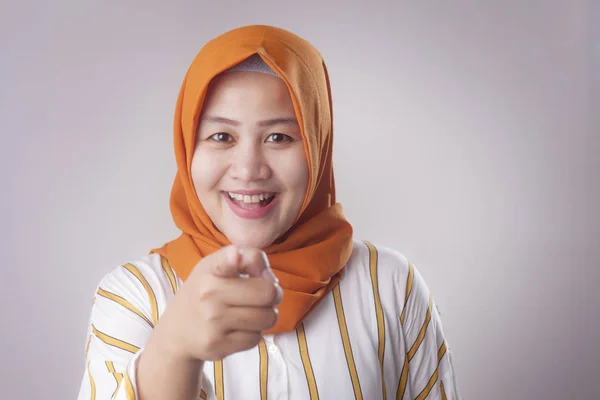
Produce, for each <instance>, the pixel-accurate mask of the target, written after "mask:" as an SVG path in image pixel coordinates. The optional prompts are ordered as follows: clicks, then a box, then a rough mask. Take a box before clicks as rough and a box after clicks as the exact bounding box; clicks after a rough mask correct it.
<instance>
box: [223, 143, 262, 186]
mask: <svg viewBox="0 0 600 400" xmlns="http://www.w3.org/2000/svg"><path fill="white" fill-rule="evenodd" d="M230 174H231V177H232V178H234V179H239V180H242V181H246V182H251V181H257V180H263V179H268V178H269V177H270V175H271V169H270V167H269V165H268V163H267V159H266V157H265V154H264V151H263V149H262V146H261V145H260V144H257V143H250V141H247V142H246V143H243V144H242V143H239V144H238V145H237V146H236V149H235V150H234V151H233V154H232V160H231V168H230Z"/></svg>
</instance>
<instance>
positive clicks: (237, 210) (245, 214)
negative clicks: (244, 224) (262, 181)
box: [221, 190, 279, 219]
mask: <svg viewBox="0 0 600 400" xmlns="http://www.w3.org/2000/svg"><path fill="white" fill-rule="evenodd" d="M232 193H239V194H244V195H248V196H251V195H255V194H259V193H265V192H264V191H257V190H247V191H235V192H232ZM221 194H222V195H223V197H225V201H227V204H229V207H230V208H231V211H233V213H234V214H235V215H237V216H238V217H240V218H245V219H260V218H263V217H265V216H266V215H267V214H268V213H269V211H271V209H272V208H273V206H274V205H275V204H276V203H277V202H278V201H279V195H278V194H275V197H274V198H273V200H271V202H270V203H269V204H267V205H266V206H264V207H260V208H257V209H256V210H245V209H243V208H242V207H240V206H238V205H237V204H235V203H234V202H233V200H231V197H229V194H228V192H223V193H221Z"/></svg>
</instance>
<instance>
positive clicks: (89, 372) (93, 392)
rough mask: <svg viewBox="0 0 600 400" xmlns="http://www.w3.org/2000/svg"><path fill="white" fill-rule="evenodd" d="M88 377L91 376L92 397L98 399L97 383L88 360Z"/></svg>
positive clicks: (93, 399)
mask: <svg viewBox="0 0 600 400" xmlns="http://www.w3.org/2000/svg"><path fill="white" fill-rule="evenodd" d="M87 370H88V377H89V378H90V399H92V400H95V399H96V383H95V382H94V378H92V370H91V369H90V362H89V361H88V365H87Z"/></svg>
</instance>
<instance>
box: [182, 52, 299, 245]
mask: <svg viewBox="0 0 600 400" xmlns="http://www.w3.org/2000/svg"><path fill="white" fill-rule="evenodd" d="M258 60H260V61H258ZM257 61H258V62H257ZM261 63H262V65H264V66H265V67H266V64H264V62H262V59H261V58H260V57H258V56H253V57H250V58H249V59H247V60H246V61H244V62H243V63H241V64H239V66H238V68H236V70H235V72H228V73H225V74H222V75H220V76H218V77H217V78H215V79H213V80H212V81H211V83H210V85H209V87H208V92H207V95H206V99H205V101H204V105H203V108H202V115H201V118H200V124H199V129H198V135H197V137H196V148H195V151H194V156H193V159H192V179H193V181H194V187H195V189H196V193H197V194H198V198H199V199H200V203H201V204H202V207H203V208H204V210H205V211H206V213H207V214H208V216H209V217H210V219H211V220H212V221H213V223H214V224H215V226H216V227H217V229H219V231H220V232H222V233H223V234H225V236H227V238H228V239H229V240H230V241H231V242H233V243H236V244H237V245H240V246H247V247H257V248H266V247H267V246H269V245H270V244H271V243H273V242H274V241H275V240H276V239H278V238H279V237H281V236H282V235H283V234H284V233H285V232H286V231H287V230H288V229H289V228H290V227H291V226H292V223H293V222H294V219H295V218H296V216H297V215H298V214H299V212H300V208H301V207H302V202H303V200H304V197H305V195H306V189H307V185H308V164H307V161H306V157H305V154H304V145H303V143H302V133H301V130H300V126H299V125H298V121H297V120H296V116H295V112H294V104H293V103H292V99H291V97H290V94H289V92H288V89H287V87H286V85H285V83H284V81H283V80H282V79H281V78H279V77H277V76H276V75H275V76H273V75H271V74H267V73H262V72H261V69H260V67H257V65H259V66H260V65H261ZM267 68H268V67H267ZM263 69H264V67H263Z"/></svg>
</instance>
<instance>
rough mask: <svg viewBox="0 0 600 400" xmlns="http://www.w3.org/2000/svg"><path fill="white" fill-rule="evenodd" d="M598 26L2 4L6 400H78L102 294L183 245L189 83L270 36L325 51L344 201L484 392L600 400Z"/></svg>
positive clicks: (548, 13) (535, 9)
mask: <svg viewBox="0 0 600 400" xmlns="http://www.w3.org/2000/svg"><path fill="white" fill-rule="evenodd" d="M598 21H600V4H599V2H598V1H587V2H586V1H579V0H562V1H559V0H547V1H542V0H537V1H534V0H531V1H507V0H487V1H452V2H449V1H448V2H441V1H440V2H427V1H414V2H403V1H391V0H388V1H386V0H376V1H374V0H371V1H366V0H365V1H362V2H351V1H342V0H334V1H328V0H320V1H312V0H311V1H308V0H307V1H302V2H285V1H267V0H254V1H249V2H243V1H237V2H234V1H220V2H217V1H210V2H209V1H199V0H196V1H191V0H170V1H141V0H140V1H133V0H122V1H99V0H96V1H75V0H54V1H41V0H21V1H19V2H17V1H7V0H1V3H0V133H1V135H2V137H1V138H2V139H1V148H0V163H1V164H0V174H1V175H0V176H1V178H2V181H1V186H0V188H1V189H0V190H1V196H0V202H1V212H0V218H1V220H0V226H1V228H0V229H1V231H0V235H1V237H0V239H1V240H0V243H1V246H2V248H1V260H2V262H1V272H0V304H1V307H2V309H1V318H0V362H1V363H0V393H2V395H1V397H2V398H3V399H72V398H75V397H76V393H77V391H78V388H79V384H80V381H81V379H82V377H83V368H84V347H85V339H86V338H85V331H86V325H87V321H88V316H89V311H90V307H91V300H92V296H93V292H94V289H95V286H96V284H97V283H98V282H99V280H100V279H101V277H102V276H103V275H104V274H105V273H107V272H108V271H110V270H111V269H112V268H114V267H116V266H117V265H119V264H120V263H124V262H127V261H129V260H132V259H136V258H138V257H140V256H143V255H145V254H146V253H147V252H148V251H149V250H150V249H152V248H153V247H156V246H160V245H162V244H163V243H164V242H165V241H167V240H170V239H172V238H174V237H175V235H177V231H176V229H175V228H174V226H173V223H172V220H171V215H170V211H169V208H168V199H169V194H170V189H171V184H172V180H173V176H174V171H175V164H174V156H173V150H172V120H173V111H174V107H175V100H176V96H177V92H178V90H179V86H180V84H181V81H182V79H183V76H184V74H185V71H186V69H187V67H188V65H189V63H190V62H191V61H192V59H193V58H194V56H195V55H196V53H197V52H198V51H199V50H200V48H201V46H202V45H203V44H204V43H205V42H206V41H208V40H210V39H211V38H213V37H214V36H216V35H218V34H220V33H222V32H224V31H226V30H229V29H231V28H234V27H237V26H240V25H246V24H256V23H259V24H272V25H277V26H280V27H283V28H285V29H288V30H291V31H293V32H295V33H297V34H299V35H300V36H302V37H304V38H306V39H307V40H309V41H310V42H312V43H313V44H314V45H315V46H316V47H317V48H319V49H320V51H321V52H322V54H323V55H324V57H325V60H326V62H327V63H328V67H329V71H330V74H331V79H332V86H333V98H334V115H335V153H334V162H335V169H336V181H337V192H338V198H339V200H340V202H341V203H342V204H343V206H344V210H345V213H346V215H347V217H348V218H349V219H350V221H351V222H352V223H353V225H354V227H355V232H356V237H357V238H361V239H368V240H370V241H372V242H375V243H376V244H379V245H383V246H388V247H393V248H395V249H397V250H399V251H400V252H402V253H403V254H405V255H406V256H407V257H408V258H409V259H411V260H412V261H413V262H414V263H415V265H416V266H417V267H418V268H419V269H420V271H421V274H422V275H423V276H424V278H425V279H426V281H427V282H428V284H429V286H430V288H431V290H432V291H433V293H434V296H435V298H436V301H437V302H438V303H439V307H440V311H441V313H442V319H443V322H444V327H445V331H446V334H447V338H448V342H449V344H450V346H451V348H452V350H453V352H454V359H455V362H456V368H457V373H458V379H459V384H460V388H461V391H462V394H463V396H464V397H465V398H466V399H484V400H495V399H597V398H600V383H599V382H598V372H599V371H598V369H599V367H598V365H599V363H600V311H599V306H600V289H599V283H600V272H599V270H600V217H599V210H598V208H599V205H600V177H599V175H600V156H599V152H600V117H599V114H600V98H599V97H598V96H599V92H600V90H599V88H600V79H599V78H600V44H599V41H600V29H599V24H598Z"/></svg>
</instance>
